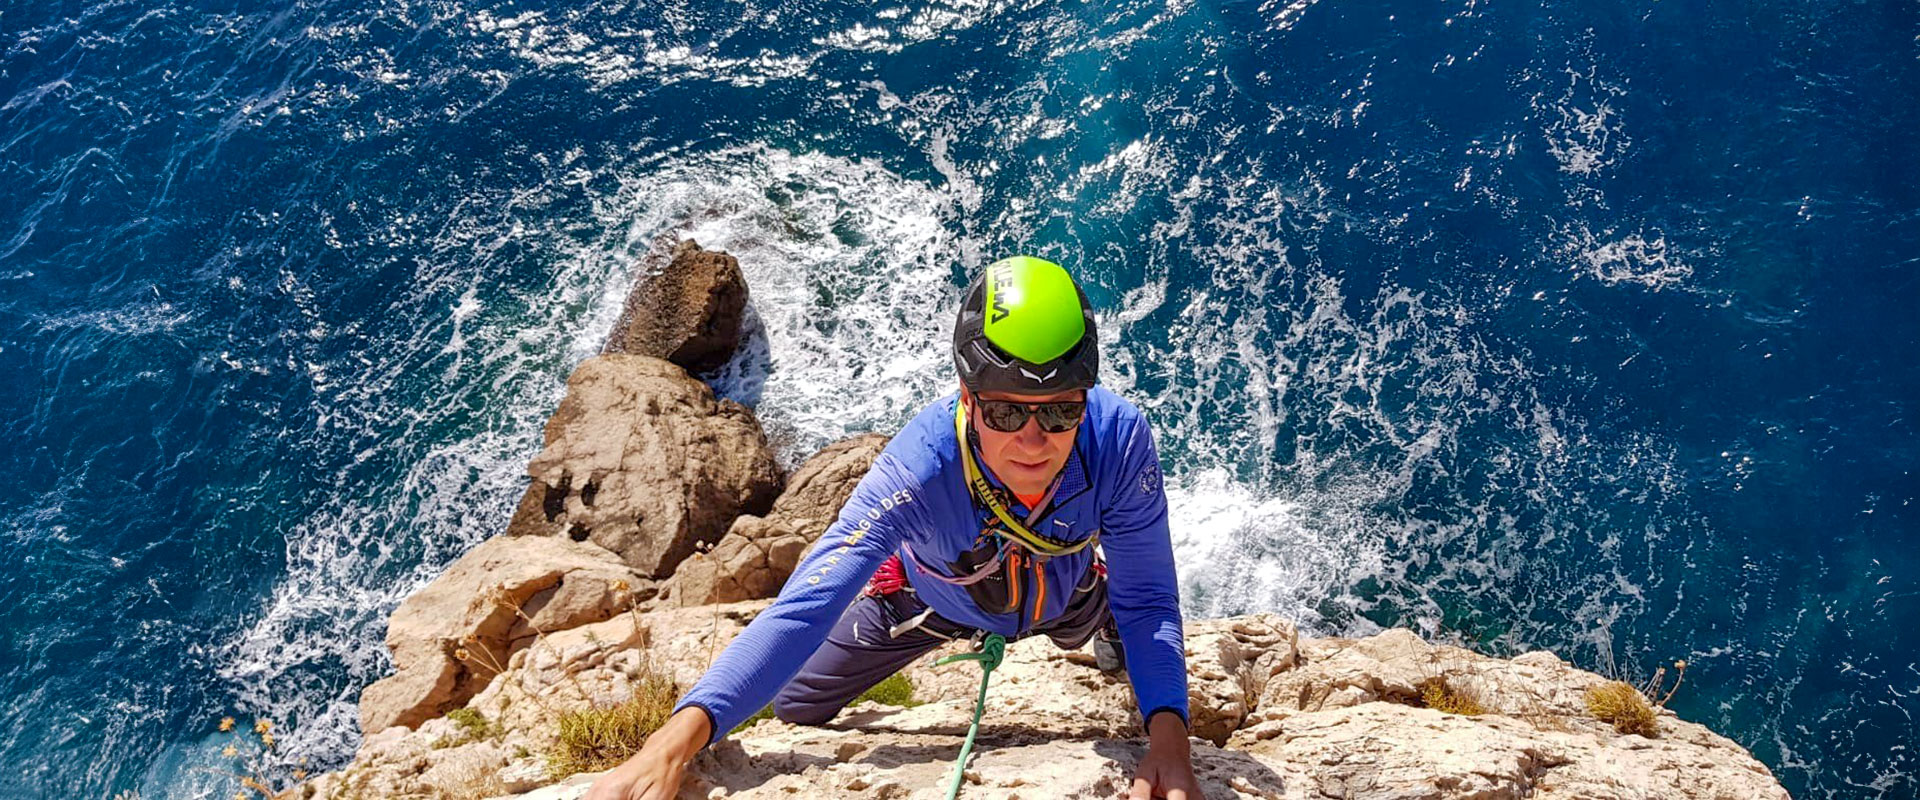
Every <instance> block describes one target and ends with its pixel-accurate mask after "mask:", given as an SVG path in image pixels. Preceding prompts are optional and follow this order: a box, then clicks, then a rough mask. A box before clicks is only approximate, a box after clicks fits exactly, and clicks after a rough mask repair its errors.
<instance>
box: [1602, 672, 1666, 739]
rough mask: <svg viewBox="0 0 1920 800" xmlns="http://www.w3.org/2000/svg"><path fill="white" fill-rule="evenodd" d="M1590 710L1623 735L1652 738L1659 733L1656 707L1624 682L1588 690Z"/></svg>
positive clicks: (1607, 683)
mask: <svg viewBox="0 0 1920 800" xmlns="http://www.w3.org/2000/svg"><path fill="white" fill-rule="evenodd" d="M1587 711H1588V713H1591V714H1593V716H1594V718H1595V719H1598V720H1600V721H1601V722H1605V723H1609V724H1611V725H1613V729H1614V730H1616V731H1619V732H1621V733H1637V734H1639V735H1641V736H1645V737H1647V738H1649V739H1651V738H1653V737H1654V736H1655V735H1657V734H1658V733H1659V728H1658V727H1657V726H1655V724H1654V719H1653V705H1652V704H1650V703H1648V702H1647V698H1646V697H1645V696H1643V695H1641V694H1640V690H1639V689H1635V688H1633V686H1632V685H1631V684H1628V683H1625V682H1623V681H1608V682H1606V683H1603V684H1601V685H1599V686H1595V687H1592V688H1590V689H1588V690H1587Z"/></svg>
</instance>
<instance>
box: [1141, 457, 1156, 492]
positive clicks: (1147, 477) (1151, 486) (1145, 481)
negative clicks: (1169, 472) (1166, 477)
mask: <svg viewBox="0 0 1920 800" xmlns="http://www.w3.org/2000/svg"><path fill="white" fill-rule="evenodd" d="M1159 490H1160V464H1159V463H1157V462H1156V463H1149V464H1147V467H1146V469H1143V470H1140V493H1141V494H1153V493H1154V492H1156V491H1159Z"/></svg>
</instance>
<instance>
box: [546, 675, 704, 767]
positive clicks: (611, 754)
mask: <svg viewBox="0 0 1920 800" xmlns="http://www.w3.org/2000/svg"><path fill="white" fill-rule="evenodd" d="M678 698H679V690H678V688H676V687H675V686H674V685H673V679H672V678H669V677H667V676H666V675H663V674H660V673H657V672H654V671H652V669H651V668H649V669H646V670H644V671H642V673H641V675H640V677H639V678H638V679H637V680H636V681H635V682H634V684H633V696H631V697H629V698H627V699H626V700H625V701H623V702H620V703H618V704H615V705H613V706H609V707H605V708H600V707H590V708H587V709H586V710H584V711H568V712H566V713H564V714H561V715H560V719H559V722H558V724H557V726H556V727H557V729H558V734H559V737H558V739H557V740H556V741H555V742H554V744H553V747H552V748H551V749H549V750H548V751H547V776H548V779H550V780H555V781H557V780H560V779H562V778H565V777H567V776H568V775H573V774H575V773H580V772H596V771H599V770H603V769H611V768H612V767H614V766H615V765H617V764H619V763H620V762H622V761H625V760H626V759H627V757H628V756H631V755H633V754H634V753H635V752H636V751H638V750H639V749H640V746H641V745H642V744H645V743H646V741H647V737H648V736H651V735H653V732H654V731H657V730H659V729H660V726H662V725H665V724H666V722H667V718H668V717H670V716H672V714H673V703H674V701H675V700H676V699H678Z"/></svg>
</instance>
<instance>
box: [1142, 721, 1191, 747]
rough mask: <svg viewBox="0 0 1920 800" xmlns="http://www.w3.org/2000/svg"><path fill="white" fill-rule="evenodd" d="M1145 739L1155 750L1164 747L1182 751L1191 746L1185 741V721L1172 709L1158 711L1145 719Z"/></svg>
mask: <svg viewBox="0 0 1920 800" xmlns="http://www.w3.org/2000/svg"><path fill="white" fill-rule="evenodd" d="M1147 741H1148V743H1149V745H1150V746H1151V747H1152V748H1153V749H1155V750H1158V749H1161V748H1163V747H1164V748H1170V750H1171V751H1172V752H1181V753H1184V752H1187V751H1188V750H1189V749H1190V748H1191V745H1190V744H1189V743H1188V741H1187V722H1186V720H1183V719H1181V718H1180V715H1179V714H1178V713H1175V712H1173V711H1160V712H1158V713H1156V714H1154V715H1153V719H1150V720H1147Z"/></svg>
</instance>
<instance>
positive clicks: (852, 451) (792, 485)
mask: <svg viewBox="0 0 1920 800" xmlns="http://www.w3.org/2000/svg"><path fill="white" fill-rule="evenodd" d="M886 446H887V437H886V436H882V435H880V434H871V433H870V434H863V435H860V436H853V437H850V438H847V439H842V440H840V441H838V442H834V443H833V444H830V445H827V446H826V447H825V448H823V449H821V451H820V452H818V453H816V454H814V455H813V457H811V458H809V459H807V460H806V462H805V463H802V464H801V465H800V468H799V469H797V470H794V473H793V476H792V477H791V478H789V479H788V481H787V488H786V490H785V491H784V492H782V493H781V494H780V497H779V498H778V499H776V500H774V501H773V510H772V511H771V512H769V513H768V514H767V516H765V517H756V516H751V515H748V516H742V517H740V518H738V519H735V520H734V521H733V527H732V528H730V529H728V531H727V535H726V536H724V537H722V538H721V540H720V542H719V544H716V545H714V547H713V550H712V551H711V552H706V553H695V554H694V555H693V556H691V557H689V558H688V559H687V560H686V561H683V562H681V563H680V566H679V567H678V568H677V569H675V570H674V573H673V577H672V578H669V579H668V580H667V581H666V582H665V583H663V584H662V585H661V589H660V599H659V602H660V603H661V604H662V605H666V606H675V607H688V606H698V605H706V604H708V603H731V602H735V601H739V600H749V599H754V598H761V597H772V596H774V595H775V594H778V593H779V591H780V587H781V586H782V585H784V584H785V583H786V580H787V577H788V576H790V575H792V574H793V570H794V567H795V566H797V565H798V564H799V563H800V558H801V556H802V554H803V553H805V552H806V550H807V548H809V547H811V546H812V545H813V543H814V542H815V541H817V540H818V539H819V538H820V535H821V534H823V533H825V532H826V530H827V526H829V525H831V524H832V523H833V520H834V518H836V517H837V516H839V513H840V507H841V506H843V505H846V502H847V498H848V497H849V496H850V495H852V494H853V488H854V486H856V485H858V484H859V483H860V479H861V478H862V477H864V476H865V475H866V474H867V469H868V468H869V467H871V466H873V460H874V459H875V458H877V457H879V455H880V451H881V450H883V449H885V448H886Z"/></svg>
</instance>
